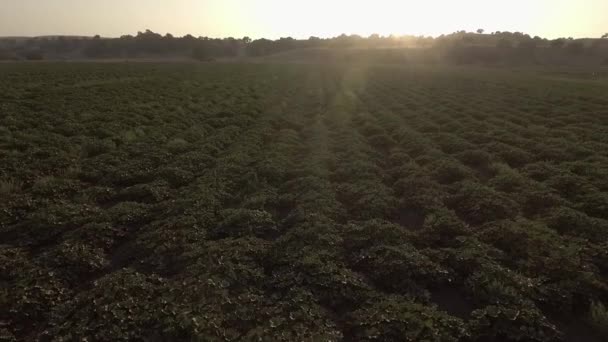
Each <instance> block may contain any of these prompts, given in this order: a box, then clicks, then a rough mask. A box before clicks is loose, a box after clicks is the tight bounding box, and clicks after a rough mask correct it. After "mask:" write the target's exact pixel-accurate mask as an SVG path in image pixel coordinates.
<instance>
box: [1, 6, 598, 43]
mask: <svg viewBox="0 0 608 342" xmlns="http://www.w3.org/2000/svg"><path fill="white" fill-rule="evenodd" d="M607 15H608V0H499V1H498V0H373V1H356V0H0V36H33V35H59V34H62V35H64V34H65V35H95V34H99V35H102V36H107V37H115V36H121V35H123V34H135V33H137V31H143V30H145V29H147V28H149V29H151V30H152V31H155V32H159V33H163V34H164V33H167V32H170V33H172V34H174V35H176V36H181V35H185V34H187V33H191V34H192V35H194V36H210V37H226V36H234V37H243V36H245V35H248V36H250V37H252V38H260V37H267V38H278V37H282V36H292V37H297V38H308V37H309V36H311V35H314V36H320V37H327V36H335V35H338V34H341V33H347V34H353V33H356V34H361V35H369V34H371V33H380V34H383V35H387V34H391V33H394V34H405V33H407V34H416V35H433V36H436V35H439V34H442V33H451V32H453V31H456V30H462V29H464V30H467V31H473V30H476V29H478V28H484V29H485V30H486V31H488V32H490V31H496V30H498V31H522V32H526V33H529V34H531V35H540V36H543V37H547V38H556V37H561V36H566V37H567V36H573V37H599V36H601V35H602V34H603V33H606V32H608V17H607Z"/></svg>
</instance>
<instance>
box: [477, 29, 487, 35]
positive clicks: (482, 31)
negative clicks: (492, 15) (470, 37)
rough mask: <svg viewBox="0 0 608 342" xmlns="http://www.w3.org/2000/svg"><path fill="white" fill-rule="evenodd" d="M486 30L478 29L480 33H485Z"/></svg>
mask: <svg viewBox="0 0 608 342" xmlns="http://www.w3.org/2000/svg"><path fill="white" fill-rule="evenodd" d="M484 32H485V30H484V29H477V33H479V34H483V33H484Z"/></svg>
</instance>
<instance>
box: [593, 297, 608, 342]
mask: <svg viewBox="0 0 608 342" xmlns="http://www.w3.org/2000/svg"><path fill="white" fill-rule="evenodd" d="M589 322H590V323H591V325H592V326H593V328H594V329H595V330H597V331H598V332H599V333H601V334H602V335H603V336H608V309H606V307H605V306H604V304H603V303H602V302H593V303H591V307H590V308H589Z"/></svg>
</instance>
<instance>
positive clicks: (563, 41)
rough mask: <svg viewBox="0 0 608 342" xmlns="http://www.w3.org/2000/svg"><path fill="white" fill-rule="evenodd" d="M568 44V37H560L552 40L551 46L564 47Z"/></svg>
mask: <svg viewBox="0 0 608 342" xmlns="http://www.w3.org/2000/svg"><path fill="white" fill-rule="evenodd" d="M564 44H566V39H564V38H559V39H556V40H552V41H551V47H553V48H562V47H563V46H564Z"/></svg>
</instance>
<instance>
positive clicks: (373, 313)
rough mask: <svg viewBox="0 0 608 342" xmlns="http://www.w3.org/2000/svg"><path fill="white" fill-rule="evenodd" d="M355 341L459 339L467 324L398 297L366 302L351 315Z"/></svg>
mask: <svg viewBox="0 0 608 342" xmlns="http://www.w3.org/2000/svg"><path fill="white" fill-rule="evenodd" d="M349 316H350V317H349V320H348V322H349V323H348V324H349V330H350V332H351V336H350V338H351V339H352V340H353V341H412V342H414V341H437V342H444V341H445V342H448V341H453V342H456V341H460V340H461V339H464V338H466V337H467V329H466V326H465V324H464V323H463V322H462V321H461V320H459V319H457V318H454V317H451V316H449V315H447V314H445V313H443V312H440V311H437V310H436V309H435V308H433V307H428V306H424V305H421V304H418V303H414V302H411V301H408V300H405V299H403V298H401V297H397V296H388V297H386V298H384V299H382V300H377V301H374V303H371V304H366V305H364V306H363V307H362V308H360V309H359V310H357V311H355V312H353V313H352V314H350V315H349Z"/></svg>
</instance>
